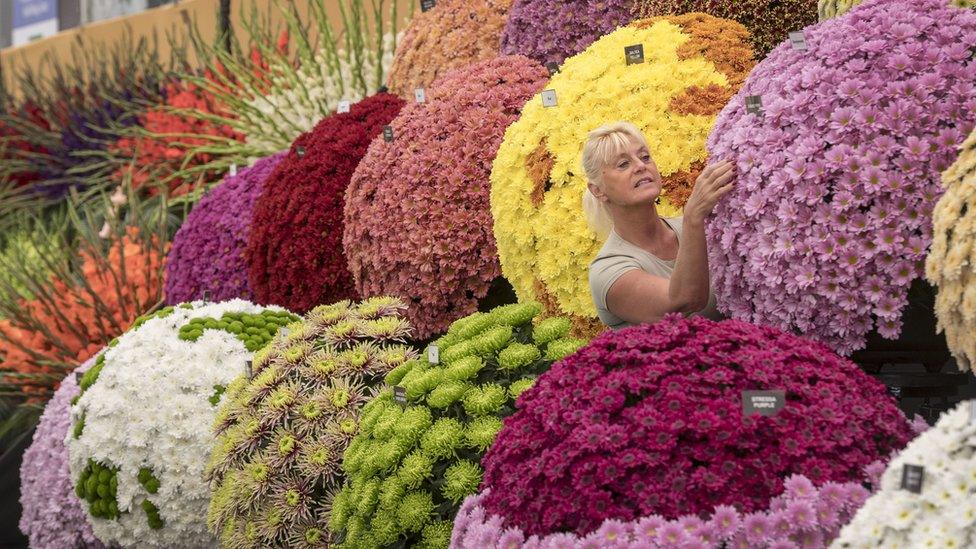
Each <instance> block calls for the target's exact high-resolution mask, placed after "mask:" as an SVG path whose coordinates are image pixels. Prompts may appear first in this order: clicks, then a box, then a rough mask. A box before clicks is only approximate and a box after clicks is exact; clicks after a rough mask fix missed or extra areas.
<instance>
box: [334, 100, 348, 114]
mask: <svg viewBox="0 0 976 549" xmlns="http://www.w3.org/2000/svg"><path fill="white" fill-rule="evenodd" d="M349 106H350V103H349V102H348V101H339V105H338V106H337V107H336V112H337V113H339V114H342V113H344V112H349Z"/></svg>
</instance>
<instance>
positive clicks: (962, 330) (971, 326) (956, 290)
mask: <svg viewBox="0 0 976 549" xmlns="http://www.w3.org/2000/svg"><path fill="white" fill-rule="evenodd" d="M942 184H943V186H944V187H945V194H944V195H942V198H940V199H939V202H938V203H937V204H936V205H935V211H934V212H933V214H932V225H933V238H932V249H931V250H930V251H929V255H928V257H927V258H926V260H925V276H926V278H927V279H928V280H929V282H931V283H932V284H934V285H935V286H937V287H938V290H939V293H938V296H937V297H936V302H935V312H936V315H937V316H938V319H939V329H940V330H941V331H945V334H946V340H947V341H948V343H949V348H950V349H951V350H952V353H953V355H955V357H956V360H957V361H958V363H959V367H960V368H961V369H963V370H971V369H972V367H973V363H976V132H973V133H972V134H970V136H969V139H967V140H966V142H965V143H963V146H962V153H961V154H960V155H959V159H958V160H956V163H955V164H953V165H952V166H951V167H950V168H949V169H948V170H946V171H945V173H943V174H942Z"/></svg>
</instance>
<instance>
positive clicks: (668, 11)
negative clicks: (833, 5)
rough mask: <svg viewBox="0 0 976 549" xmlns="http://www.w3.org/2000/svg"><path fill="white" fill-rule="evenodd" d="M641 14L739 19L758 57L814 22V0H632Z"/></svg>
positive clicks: (815, 17)
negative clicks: (712, 16)
mask: <svg viewBox="0 0 976 549" xmlns="http://www.w3.org/2000/svg"><path fill="white" fill-rule="evenodd" d="M635 2H636V8H635V11H636V12H637V13H638V14H640V16H641V17H657V16H661V15H680V14H682V13H691V12H704V13H707V14H709V15H714V16H715V17H724V18H726V19H731V20H733V21H738V22H739V23H742V25H744V26H745V27H746V28H747V29H748V30H749V34H750V35H751V37H752V47H753V49H754V50H755V52H756V58H757V59H762V58H763V57H766V55H768V54H769V52H770V51H772V50H773V48H775V47H776V46H777V45H779V43H780V42H783V41H784V40H787V38H788V37H789V33H791V32H793V31H798V30H802V29H803V28H804V27H806V26H807V25H810V24H813V23H816V22H817V0H787V1H785V2H783V1H779V0H746V1H742V0H738V1H734V0H718V1H715V0H635Z"/></svg>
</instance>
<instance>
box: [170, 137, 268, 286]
mask: <svg viewBox="0 0 976 549" xmlns="http://www.w3.org/2000/svg"><path fill="white" fill-rule="evenodd" d="M284 154H285V153H284V152H280V153H277V154H274V155H271V156H268V157H265V158H262V159H260V160H258V161H257V162H256V163H255V164H254V165H253V166H250V167H248V168H244V169H242V170H240V171H239V172H237V175H234V176H228V177H226V178H224V181H223V182H222V183H220V184H219V185H217V186H216V187H214V188H213V190H211V191H210V192H209V193H208V194H207V195H206V196H204V197H203V199H202V200H200V202H199V203H198V204H197V205H196V206H195V207H194V208H193V211H192V212H190V215H188V216H187V218H186V221H185V222H184V223H183V225H182V226H181V227H180V230H179V231H178V232H177V233H176V237H175V238H174V239H173V247H172V249H171V250H170V252H169V255H168V256H167V258H166V303H167V304H169V305H175V304H177V303H184V302H187V301H193V300H196V299H203V293H204V292H205V291H207V292H210V293H209V295H208V296H207V297H208V299H209V300H210V301H215V302H217V301H227V300H229V299H235V298H240V299H246V300H253V299H254V293H253V291H252V290H251V286H250V284H249V283H248V280H247V260H246V258H245V255H244V250H245V248H246V247H247V239H248V235H249V234H250V231H251V213H252V212H253V210H254V204H255V203H256V202H257V199H258V197H259V196H260V195H261V187H262V186H263V184H264V180H265V178H267V176H268V175H269V174H271V172H272V171H273V170H274V168H275V166H277V165H278V162H279V161H280V160H281V159H282V158H283V157H284Z"/></svg>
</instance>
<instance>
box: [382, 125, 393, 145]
mask: <svg viewBox="0 0 976 549" xmlns="http://www.w3.org/2000/svg"><path fill="white" fill-rule="evenodd" d="M383 140H384V141H386V142H387V143H390V142H392V141H393V126H383Z"/></svg>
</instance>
